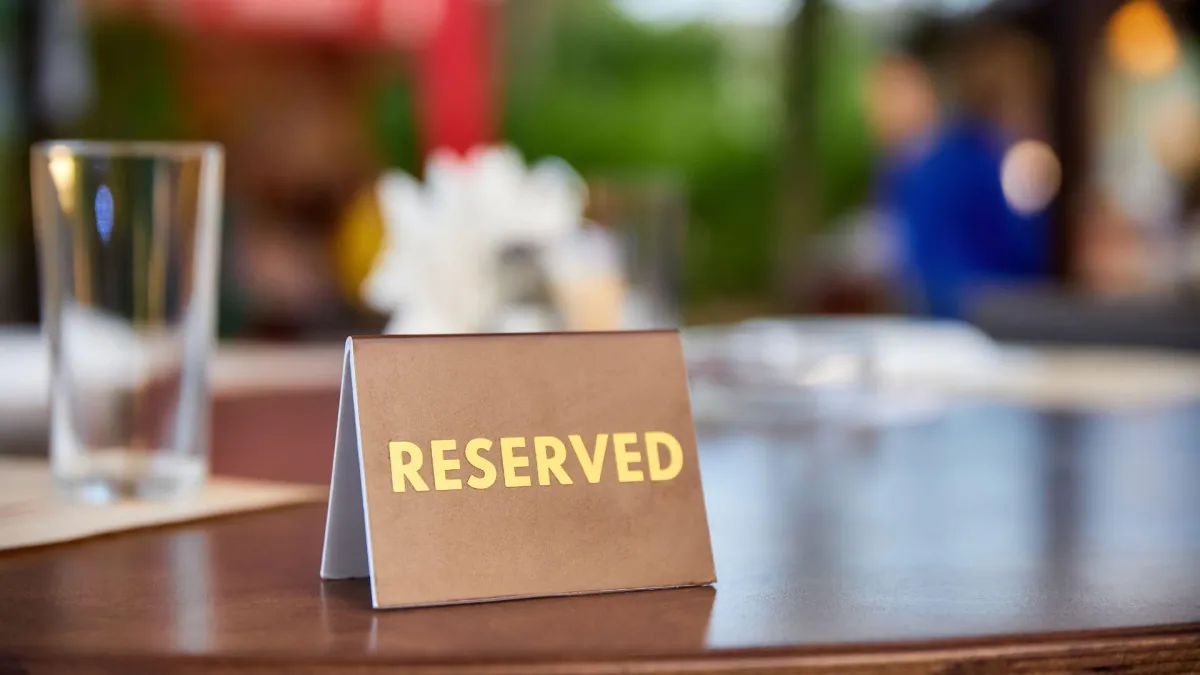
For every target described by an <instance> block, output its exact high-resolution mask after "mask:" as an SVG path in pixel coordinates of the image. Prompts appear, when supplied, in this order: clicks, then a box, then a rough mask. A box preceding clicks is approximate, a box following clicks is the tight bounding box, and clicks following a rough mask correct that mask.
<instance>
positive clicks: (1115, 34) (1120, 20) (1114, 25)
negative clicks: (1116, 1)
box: [1106, 0, 1180, 77]
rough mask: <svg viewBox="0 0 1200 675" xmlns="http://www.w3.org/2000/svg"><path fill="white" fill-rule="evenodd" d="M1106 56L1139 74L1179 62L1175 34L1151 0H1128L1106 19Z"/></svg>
mask: <svg viewBox="0 0 1200 675" xmlns="http://www.w3.org/2000/svg"><path fill="white" fill-rule="evenodd" d="M1106 42H1107V46H1108V56H1109V58H1110V59H1111V60H1112V62H1113V63H1114V64H1116V66H1117V67H1118V68H1120V69H1121V70H1124V71H1126V72H1128V73H1130V74H1131V75H1136V76H1139V77H1155V76H1158V75H1163V74H1165V73H1167V72H1170V71H1171V70H1172V69H1174V68H1175V66H1176V65H1178V63H1179V58H1180V57H1179V36H1178V35H1176V34H1175V29H1174V28H1173V27H1172V26H1171V19H1170V17H1168V16H1167V13H1166V11H1165V10H1163V8H1162V6H1161V5H1159V4H1158V2H1156V1H1155V0H1130V1H1129V2H1126V3H1125V4H1124V5H1122V6H1121V8H1120V9H1118V10H1117V11H1116V13H1114V14H1113V15H1112V18H1110V19H1109V20H1108V27H1107V35H1106Z"/></svg>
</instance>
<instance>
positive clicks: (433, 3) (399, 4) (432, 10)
mask: <svg viewBox="0 0 1200 675" xmlns="http://www.w3.org/2000/svg"><path fill="white" fill-rule="evenodd" d="M379 13H380V20H379V25H380V29H381V30H382V32H383V35H384V37H385V38H386V39H387V40H389V41H391V42H393V43H395V44H398V45H404V46H412V45H420V44H424V43H425V42H426V41H427V40H428V39H429V36H430V35H432V34H433V32H434V30H435V29H437V27H438V26H439V25H441V23H442V18H443V17H444V16H445V14H446V2H445V0H420V1H419V2H412V0H383V2H382V3H381V4H380V7H379Z"/></svg>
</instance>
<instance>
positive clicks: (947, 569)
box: [0, 347, 1200, 674]
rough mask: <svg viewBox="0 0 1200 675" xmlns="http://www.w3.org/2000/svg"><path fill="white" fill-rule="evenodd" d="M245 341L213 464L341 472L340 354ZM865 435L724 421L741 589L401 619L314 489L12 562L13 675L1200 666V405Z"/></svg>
mask: <svg viewBox="0 0 1200 675" xmlns="http://www.w3.org/2000/svg"><path fill="white" fill-rule="evenodd" d="M243 354H244V355H246V360H245V361H241V362H238V361H237V360H236V359H234V360H233V361H230V360H228V359H223V362H224V363H225V364H226V365H223V366H222V367H228V368H229V369H230V370H229V372H228V373H226V374H225V375H220V374H218V375H217V376H216V377H215V378H214V379H215V380H217V381H218V382H220V383H221V384H220V386H219V387H218V395H217V397H216V404H215V409H214V422H215V425H214V431H215V433H214V438H213V440H214V452H213V461H214V469H215V470H216V471H217V472H220V473H238V474H241V475H249V476H270V477H272V478H291V479H295V480H304V481H311V482H323V481H325V480H326V479H327V476H328V471H329V458H330V448H331V442H332V439H333V428H334V422H335V418H336V406H335V403H336V399H337V378H338V374H339V371H340V367H341V349H340V347H330V348H322V349H315V350H310V351H307V352H304V351H303V350H301V351H300V352H296V351H291V352H287V351H274V352H261V353H259V354H257V356H256V355H254V354H252V350H250V351H244V352H243ZM228 364H232V365H228ZM1086 370H1088V371H1089V372H1090V371H1091V370H1093V368H1092V367H1088V368H1086ZM289 378H290V379H289ZM1051 379H1054V378H1051ZM1103 379H1104V378H1100V380H1103ZM285 384H286V386H284V385H285ZM1089 386H1090V385H1089ZM1060 403H1061V401H1060ZM867 431H869V433H857V432H856V433H847V434H846V435H845V436H844V437H843V438H842V439H841V442H839V443H833V444H829V443H819V444H818V443H814V442H813V440H814V438H813V436H812V435H811V432H790V433H785V432H777V433H768V432H766V431H764V430H757V431H756V430H753V429H750V430H747V429H739V428H736V427H735V426H729V425H723V424H713V423H708V424H701V425H700V458H701V462H702V468H703V476H704V482H705V491H706V499H707V502H708V511H709V518H710V524H711V528H712V534H713V546H714V553H715V559H716V564H717V575H718V578H719V582H718V584H717V586H716V589H715V591H714V590H709V589H684V590H670V591H653V592H645V593H627V594H615V595H603V596H580V597H573V598H558V599H546V600H530V601H519V602H510V603H497V604H490V605H474V606H457V607H445V608H429V609H421V610H406V611H387V612H375V611H372V610H371V609H370V603H369V590H368V587H367V584H366V583H365V582H321V581H320V580H319V579H318V576H317V570H318V565H319V556H320V550H321V539H322V531H323V525H324V517H325V510H324V507H321V506H315V507H298V508H291V509H286V510H281V511H276V512H271V513H261V514H252V515H244V516H235V517H230V518H225V519H220V520H214V521H209V522H207V523H200V524H193V525H187V526H181V527H175V528H164V529H161V530H156V531H149V532H135V533H129V534H123V535H118V536H113V537H107V538H103V539H99V540H93V541H87V542H81V543H78V544H71V545H64V546H57V547H50V548H46V549H40V550H32V551H25V552H17V553H13V554H6V555H0V597H4V598H5V602H4V603H3V604H2V605H0V672H21V673H24V672H74V671H75V670H76V669H84V670H86V672H155V673H161V672H199V671H201V670H204V671H205V672H208V671H209V670H218V671H221V672H263V671H264V670H269V669H271V668H280V669H287V670H291V671H294V672H295V671H303V672H308V673H323V672H335V671H338V670H341V669H350V670H353V671H354V672H362V673H372V672H384V671H386V672H422V673H431V672H487V673H499V672H513V673H516V672H520V673H537V672H560V671H568V672H588V673H607V672H671V671H687V672H692V673H696V672H720V673H729V672H830V671H839V670H840V671H843V672H853V673H859V674H862V673H946V672H964V673H965V672H1030V671H1050V672H1067V671H1070V672H1080V671H1086V672H1099V671H1106V672H1107V671H1108V670H1111V669H1123V670H1122V672H1196V671H1197V670H1200V574H1197V570H1200V490H1197V489H1196V486H1197V484H1198V483H1200V406H1198V405H1197V404H1196V403H1195V401H1194V400H1189V399H1188V397H1186V396H1175V397H1166V398H1159V399H1153V400H1151V399H1142V400H1141V403H1140V404H1139V405H1135V406H1126V407H1113V408H1105V407H1096V406H1092V407H1089V408H1087V409H1085V410H1067V409H1065V408H1064V407H1063V406H1061V405H1057V404H1056V405H1050V406H1042V405H1036V406H1035V405H1027V404H1013V403H1008V404H1001V403H996V402H987V401H984V400H979V401H977V402H974V403H970V404H960V405H955V406H952V407H948V408H946V409H945V410H944V411H943V412H942V413H941V414H940V415H938V416H937V417H936V418H933V419H932V420H929V421H926V422H923V423H916V424H904V425H884V426H880V427H878V428H875V429H871V430H867Z"/></svg>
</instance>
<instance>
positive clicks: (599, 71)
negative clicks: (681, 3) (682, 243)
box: [504, 0, 776, 300]
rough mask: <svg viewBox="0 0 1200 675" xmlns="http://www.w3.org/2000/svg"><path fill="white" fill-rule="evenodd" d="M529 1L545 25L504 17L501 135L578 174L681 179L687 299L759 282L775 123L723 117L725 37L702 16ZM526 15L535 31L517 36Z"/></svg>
mask: <svg viewBox="0 0 1200 675" xmlns="http://www.w3.org/2000/svg"><path fill="white" fill-rule="evenodd" d="M510 4H511V5H519V4H521V3H516V2H514V3H510ZM535 9H539V10H540V11H543V12H545V13H546V16H543V17H541V18H543V19H548V21H549V27H548V28H547V27H546V24H545V23H541V22H537V21H530V17H529V16H528V15H522V16H520V17H518V18H519V21H514V22H512V24H510V26H509V40H510V45H512V46H513V47H514V49H513V52H514V53H512V54H511V55H510V58H509V59H508V65H509V68H508V72H506V74H505V82H506V85H507V92H506V110H505V118H504V119H505V127H504V131H505V135H506V138H507V139H508V140H509V141H511V142H512V143H513V144H514V145H516V146H517V147H518V148H520V149H521V150H522V151H523V152H524V153H525V154H526V155H527V156H528V157H529V158H531V159H532V158H537V157H541V156H545V155H556V156H559V157H562V158H564V159H566V160H567V161H568V162H570V163H571V164H572V165H573V166H575V167H576V168H577V169H578V170H579V171H580V172H581V173H583V174H584V175H585V176H596V175H613V174H637V173H647V172H651V173H659V174H661V173H668V174H672V175H675V176H678V177H680V178H681V179H682V181H683V183H684V184H685V185H686V189H687V191H688V205H689V209H690V214H689V231H688V245H687V250H686V254H685V270H684V272H685V289H686V291H687V295H688V299H690V300H702V299H708V298H712V297H717V296H729V295H749V294H757V293H760V292H762V291H764V290H765V288H766V283H767V281H768V279H769V274H768V270H769V257H768V253H769V240H770V234H771V229H772V220H773V210H774V201H775V200H774V193H775V188H776V185H775V184H776V180H775V179H774V175H775V171H774V164H775V148H774V147H773V145H774V130H773V129H772V128H771V115H770V114H769V112H768V113H767V114H765V115H762V116H760V119H752V120H751V121H750V123H751V125H752V128H751V129H750V130H749V133H747V132H746V129H744V128H742V129H739V128H737V125H738V124H745V120H744V119H739V118H738V117H737V116H735V115H731V114H729V104H728V102H727V101H725V100H723V96H724V95H725V91H724V89H723V84H724V83H723V81H722V75H723V74H724V73H723V69H724V67H725V64H726V62H727V61H728V59H729V55H728V53H727V46H726V44H725V42H724V40H725V38H724V37H723V36H722V35H721V34H719V33H718V32H717V31H716V30H715V29H713V28H711V27H708V26H703V25H684V26H679V27H667V28H660V27H654V26H646V25H643V24H639V23H637V22H635V21H633V20H631V19H629V18H628V17H626V16H625V15H624V14H621V13H620V12H618V11H617V10H616V9H615V8H613V6H612V5H611V4H610V3H609V2H606V1H602V0H572V1H571V2H562V3H553V4H551V3H543V4H541V5H539V6H536V7H535ZM531 24H532V25H533V26H535V27H536V28H537V29H538V30H537V34H532V35H522V31H527V32H528V31H529V26H530V25H531ZM539 40H541V42H540V43H539V42H538V41H539ZM768 76H769V74H768Z"/></svg>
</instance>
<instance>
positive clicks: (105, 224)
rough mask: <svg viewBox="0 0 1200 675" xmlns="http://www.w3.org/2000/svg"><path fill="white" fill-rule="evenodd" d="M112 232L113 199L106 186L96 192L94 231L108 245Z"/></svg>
mask: <svg viewBox="0 0 1200 675" xmlns="http://www.w3.org/2000/svg"><path fill="white" fill-rule="evenodd" d="M112 230H113V198H112V192H110V191H109V189H108V186H107V185H101V186H100V189H99V190H97V191H96V231H97V232H99V233H100V238H101V239H103V240H104V243H108V239H109V237H111V236H112Z"/></svg>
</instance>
